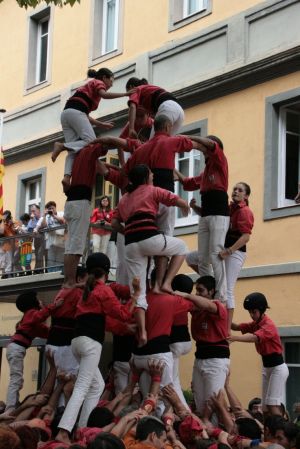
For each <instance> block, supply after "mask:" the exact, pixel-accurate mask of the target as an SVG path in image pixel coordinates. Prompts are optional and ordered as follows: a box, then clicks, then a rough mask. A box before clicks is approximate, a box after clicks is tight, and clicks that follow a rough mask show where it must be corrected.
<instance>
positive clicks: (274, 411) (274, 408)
mask: <svg viewBox="0 0 300 449" xmlns="http://www.w3.org/2000/svg"><path fill="white" fill-rule="evenodd" d="M267 407H268V412H269V415H279V416H282V411H281V407H280V405H267Z"/></svg>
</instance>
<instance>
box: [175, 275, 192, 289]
mask: <svg viewBox="0 0 300 449" xmlns="http://www.w3.org/2000/svg"><path fill="white" fill-rule="evenodd" d="M193 287H194V282H193V280H192V279H191V278H190V277H189V276H187V275H186V274H176V276H175V277H174V279H173V281H172V290H174V291H175V290H179V291H180V292H185V293H192V291H193Z"/></svg>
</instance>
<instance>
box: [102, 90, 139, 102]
mask: <svg viewBox="0 0 300 449" xmlns="http://www.w3.org/2000/svg"><path fill="white" fill-rule="evenodd" d="M134 92H135V89H131V90H129V91H128V92H107V91H106V90H105V89H99V90H98V93H99V95H100V96H101V98H104V99H105V100H113V99H114V98H121V97H129V96H130V95H131V94H133V93H134Z"/></svg>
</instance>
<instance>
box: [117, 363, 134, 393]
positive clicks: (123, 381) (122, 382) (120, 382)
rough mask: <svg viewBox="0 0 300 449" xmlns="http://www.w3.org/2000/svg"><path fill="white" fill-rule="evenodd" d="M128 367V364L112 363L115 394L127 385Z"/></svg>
mask: <svg viewBox="0 0 300 449" xmlns="http://www.w3.org/2000/svg"><path fill="white" fill-rule="evenodd" d="M129 373H130V365H129V363H128V362H118V361H116V362H114V387H115V394H118V393H120V392H121V391H123V390H124V389H125V388H126V387H127V385H128V378H129Z"/></svg>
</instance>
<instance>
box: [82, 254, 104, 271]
mask: <svg viewBox="0 0 300 449" xmlns="http://www.w3.org/2000/svg"><path fill="white" fill-rule="evenodd" d="M94 268H102V269H103V270H104V271H105V272H106V273H108V272H109V270H110V260H109V258H108V257H107V255H106V254H103V253H94V254H91V255H90V256H89V257H88V258H87V260H86V269H87V272H88V273H89V274H90V273H91V271H92V270H93V269H94Z"/></svg>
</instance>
